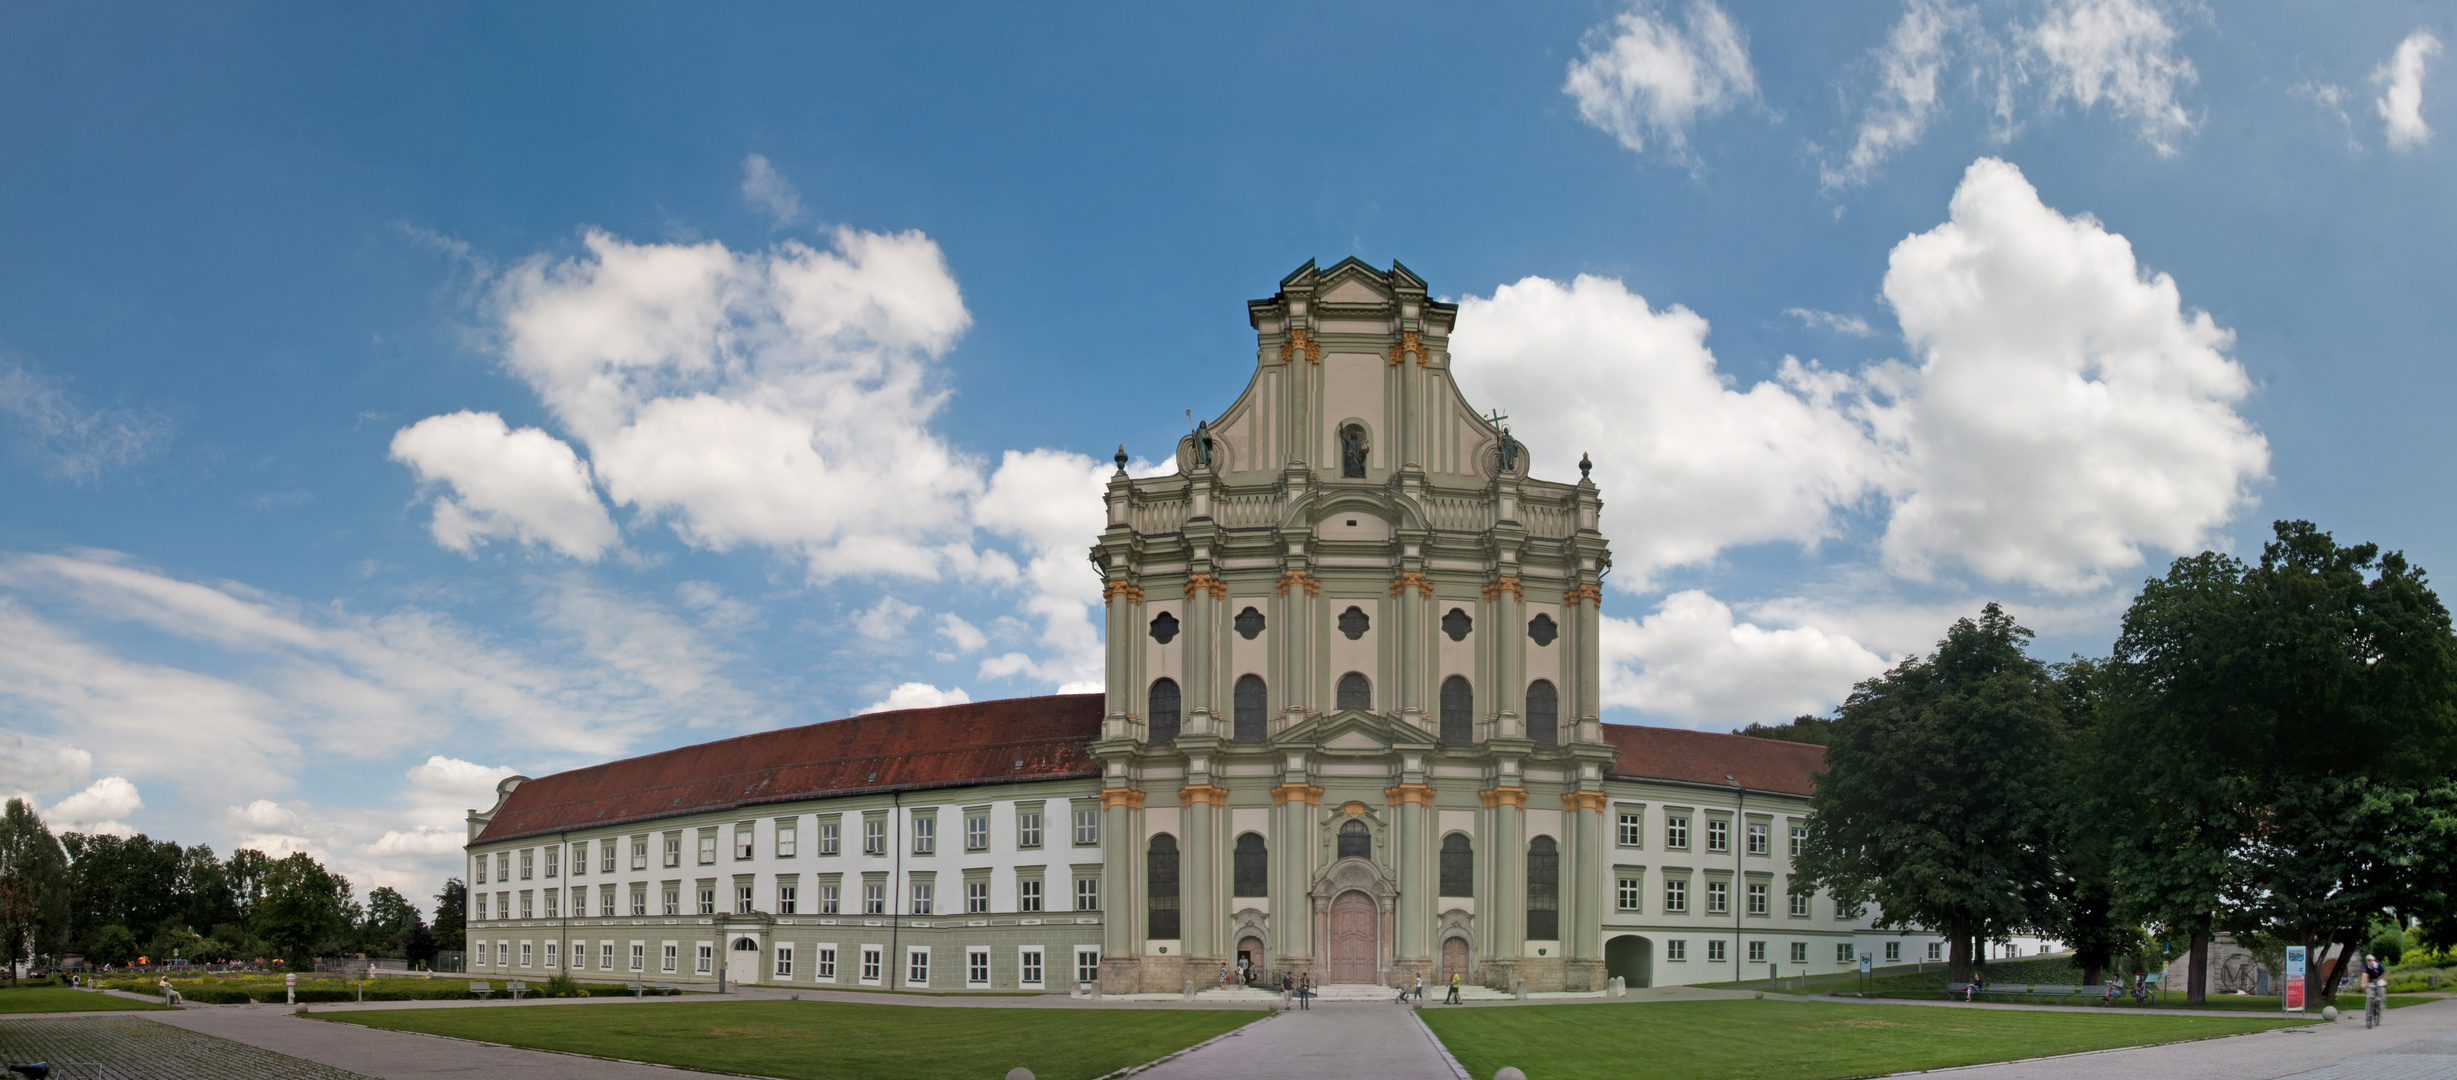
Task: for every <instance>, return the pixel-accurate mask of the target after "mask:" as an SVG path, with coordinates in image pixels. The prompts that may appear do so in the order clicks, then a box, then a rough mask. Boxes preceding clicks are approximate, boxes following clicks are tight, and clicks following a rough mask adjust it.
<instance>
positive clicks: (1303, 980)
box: [1297, 971, 1314, 1012]
mask: <svg viewBox="0 0 2457 1080" xmlns="http://www.w3.org/2000/svg"><path fill="white" fill-rule="evenodd" d="M1297 1008H1299V1009H1302V1010H1305V1011H1308V1012H1311V1011H1313V1008H1314V973H1313V972H1310V971H1309V972H1306V973H1305V974H1303V975H1299V976H1297Z"/></svg>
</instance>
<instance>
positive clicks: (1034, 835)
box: [1015, 810, 1041, 848]
mask: <svg viewBox="0 0 2457 1080" xmlns="http://www.w3.org/2000/svg"><path fill="white" fill-rule="evenodd" d="M1015 846H1017V847H1019V848H1037V847H1040V846H1041V812H1040V811H1038V810H1026V811H1023V812H1022V813H1019V814H1017V815H1015Z"/></svg>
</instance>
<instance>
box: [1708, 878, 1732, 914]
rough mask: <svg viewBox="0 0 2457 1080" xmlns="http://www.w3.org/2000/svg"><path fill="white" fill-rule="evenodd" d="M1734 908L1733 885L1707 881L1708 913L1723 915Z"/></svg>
mask: <svg viewBox="0 0 2457 1080" xmlns="http://www.w3.org/2000/svg"><path fill="white" fill-rule="evenodd" d="M1730 910H1732V887H1731V886H1730V885H1728V884H1725V883H1724V882H1720V881H1710V882H1707V883H1706V913H1707V914H1709V915H1721V914H1723V913H1724V912H1727V911H1730Z"/></svg>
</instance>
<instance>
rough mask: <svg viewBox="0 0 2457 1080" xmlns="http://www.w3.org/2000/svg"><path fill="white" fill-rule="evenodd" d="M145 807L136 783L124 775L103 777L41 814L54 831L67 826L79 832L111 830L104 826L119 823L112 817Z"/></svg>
mask: <svg viewBox="0 0 2457 1080" xmlns="http://www.w3.org/2000/svg"><path fill="white" fill-rule="evenodd" d="M143 809H145V799H144V797H143V796H140V795H138V794H137V787H136V785H135V784H132V783H129V782H128V778H127V777H125V776H106V777H103V778H102V779H100V780H96V781H94V782H93V783H91V784H88V785H86V788H85V790H83V791H80V792H78V793H76V794H74V795H71V796H69V797H67V798H65V799H62V800H60V801H59V802H58V803H57V804H55V805H53V806H52V808H51V809H49V810H47V811H45V812H44V813H43V817H44V818H45V819H46V820H47V821H48V822H49V823H50V824H51V826H52V828H53V829H54V830H58V829H62V828H66V829H73V830H76V831H79V832H96V831H103V832H109V831H114V830H111V829H107V828H102V827H103V826H114V825H116V826H119V828H121V829H125V828H126V826H124V825H120V823H119V822H117V821H115V820H113V819H115V818H124V817H128V816H130V815H132V814H135V813H136V812H137V811H139V810H143Z"/></svg>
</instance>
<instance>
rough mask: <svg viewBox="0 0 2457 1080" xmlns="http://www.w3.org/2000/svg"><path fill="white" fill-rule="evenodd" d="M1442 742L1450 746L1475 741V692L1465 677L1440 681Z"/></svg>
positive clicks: (1453, 677) (1456, 676) (1454, 677)
mask: <svg viewBox="0 0 2457 1080" xmlns="http://www.w3.org/2000/svg"><path fill="white" fill-rule="evenodd" d="M1442 741H1443V742H1445V743H1449V744H1450V745H1452V746H1466V745H1467V744H1469V743H1471V742H1474V741H1476V692H1475V691H1474V690H1473V689H1471V688H1469V686H1468V684H1467V677H1466V676H1463V675H1453V676H1451V677H1449V678H1447V679H1444V680H1442Z"/></svg>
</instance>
